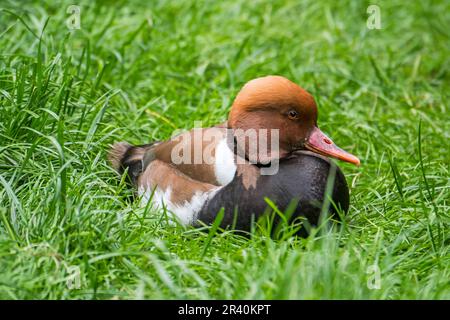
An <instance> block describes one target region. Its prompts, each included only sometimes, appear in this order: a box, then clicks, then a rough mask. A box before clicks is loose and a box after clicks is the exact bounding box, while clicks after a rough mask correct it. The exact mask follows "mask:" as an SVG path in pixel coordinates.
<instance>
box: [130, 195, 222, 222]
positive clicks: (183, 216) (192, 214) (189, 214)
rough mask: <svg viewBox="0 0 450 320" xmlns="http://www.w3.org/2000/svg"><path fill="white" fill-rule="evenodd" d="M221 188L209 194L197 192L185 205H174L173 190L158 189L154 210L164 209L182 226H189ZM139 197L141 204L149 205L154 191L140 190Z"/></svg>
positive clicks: (153, 200)
mask: <svg viewBox="0 0 450 320" xmlns="http://www.w3.org/2000/svg"><path fill="white" fill-rule="evenodd" d="M219 189H221V187H218V188H215V189H213V190H211V191H208V192H200V191H198V192H196V193H195V194H194V196H193V197H192V198H191V201H185V202H184V203H183V204H181V205H180V204H174V203H172V201H171V200H170V198H171V194H172V190H171V189H170V188H168V189H167V190H166V191H163V190H161V189H160V188H156V190H155V192H154V194H153V198H152V199H151V200H152V205H153V208H154V209H156V210H159V209H163V208H164V207H165V208H166V209H167V211H169V212H170V213H172V214H173V215H174V216H175V217H176V218H177V219H178V220H179V221H180V222H181V223H182V224H184V225H189V224H192V223H194V222H195V220H196V218H197V214H198V213H199V211H200V210H201V209H202V207H203V205H204V204H205V202H206V201H207V200H208V199H210V198H212V197H213V196H214V195H215V194H216V192H217V191H218V190H219ZM138 192H139V195H140V196H142V202H141V204H142V205H143V206H145V205H147V203H148V201H149V200H150V197H151V196H152V190H151V189H150V188H149V189H144V188H142V187H141V188H139V190H138Z"/></svg>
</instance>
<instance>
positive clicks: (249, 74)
mask: <svg viewBox="0 0 450 320" xmlns="http://www.w3.org/2000/svg"><path fill="white" fill-rule="evenodd" d="M74 2H76V4H77V5H78V6H79V8H80V10H81V11H80V25H79V29H76V27H77V24H76V22H77V21H76V15H77V13H76V9H75V11H71V10H68V8H69V6H70V5H72V4H74ZM140 2H141V1H130V2H125V1H98V2H97V3H93V2H92V1H81V0H80V1H72V0H71V1H21V2H19V3H16V2H15V1H5V0H2V1H1V2H0V298H2V299H136V298H137V299H141V298H145V299H157V298H163V299H173V298H182V299H199V298H200V299H217V298H220V299H449V298H450V250H449V249H450V235H449V222H450V216H449V213H450V182H449V181H450V180H449V170H450V155H449V149H450V148H449V146H450V144H449V139H450V136H449V132H450V130H449V129H450V128H449V124H450V116H449V112H450V109H449V101H450V33H449V25H450V16H449V15H448V13H449V12H450V2H448V1H417V2H416V3H414V2H412V1H410V2H406V1H377V3H376V4H377V5H378V6H379V8H380V13H381V29H369V28H368V27H367V23H366V21H367V19H368V17H369V14H368V13H367V7H368V6H369V5H370V4H371V2H369V1H339V2H338V1H335V2H331V1H301V2H300V1H277V2H273V3H272V2H270V1H244V0H239V1H226V2H225V1H212V0H211V1H194V0H192V1H171V2H170V3H169V2H168V1H146V2H145V3H146V4H144V3H140ZM69 27H70V28H69ZM268 74H279V75H283V76H285V77H287V78H289V79H291V80H292V81H294V82H296V83H298V84H299V85H301V86H302V87H304V88H305V89H307V90H308V91H309V92H311V93H312V94H313V95H314V97H315V98H316V101H317V103H318V107H319V125H320V127H321V129H322V130H323V131H324V132H326V133H328V134H329V135H330V136H331V137H332V138H333V140H334V141H335V142H336V143H337V144H338V145H340V146H341V147H342V148H344V149H345V150H348V151H349V152H351V153H353V154H355V155H357V156H358V157H359V158H360V159H361V166H360V167H356V166H352V165H349V164H346V163H343V162H339V163H338V164H339V166H340V167H341V168H342V170H343V171H344V173H345V175H346V178H347V181H348V184H349V187H350V192H351V205H350V210H349V212H348V215H347V216H346V218H345V219H344V221H343V223H342V224H341V226H340V227H333V228H328V227H327V226H326V225H322V226H321V227H320V228H318V229H316V230H314V231H313V234H312V235H311V236H310V237H308V238H306V239H300V238H288V239H282V240H277V239H271V238H270V237H268V236H266V235H265V234H264V232H258V231H255V232H254V233H253V235H252V236H251V237H250V238H246V237H241V236H238V235H235V234H233V233H231V232H222V233H215V232H212V231H214V230H210V232H203V231H199V230H196V229H193V228H185V227H182V226H179V225H174V224H168V223H167V221H166V219H165V218H164V213H163V212H155V211H153V210H151V209H149V208H142V207H141V206H139V205H138V203H137V202H132V201H130V195H131V194H132V193H131V191H130V190H128V189H127V185H126V183H125V182H124V181H120V180H119V179H117V176H116V174H115V172H114V171H113V170H112V168H111V167H110V166H109V164H108V162H107V160H106V152H107V149H108V147H109V145H110V144H111V143H113V142H114V141H122V140H127V141H129V142H131V143H136V144H137V143H144V142H149V141H153V140H160V139H167V138H169V137H170V136H171V133H172V132H173V131H174V130H175V129H190V128H192V127H194V121H202V122H203V125H204V126H209V125H212V124H215V123H218V122H221V121H223V120H225V119H226V117H227V112H228V110H229V107H230V105H231V103H232V101H233V98H234V96H235V94H236V93H237V92H238V90H239V88H240V87H241V86H242V85H243V84H244V83H245V82H246V81H248V80H250V79H252V78H255V77H258V76H263V75H268ZM206 231H208V230H206Z"/></svg>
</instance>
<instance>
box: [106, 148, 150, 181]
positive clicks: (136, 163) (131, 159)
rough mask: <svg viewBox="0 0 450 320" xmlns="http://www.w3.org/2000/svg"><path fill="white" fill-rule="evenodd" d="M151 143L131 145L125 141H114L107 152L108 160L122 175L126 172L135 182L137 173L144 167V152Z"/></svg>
mask: <svg viewBox="0 0 450 320" xmlns="http://www.w3.org/2000/svg"><path fill="white" fill-rule="evenodd" d="M153 144H154V143H150V144H145V145H139V146H133V145H131V144H129V143H127V142H116V143H114V144H113V145H112V147H111V149H110V151H109V153H108V160H109V162H110V163H111V166H112V167H113V168H114V169H115V170H116V171H117V172H118V173H119V174H121V175H122V174H123V173H124V172H127V175H128V177H129V178H130V180H131V182H132V183H133V184H136V181H137V179H138V177H139V175H140V174H141V173H142V172H143V171H144V169H145V168H144V157H145V153H146V152H147V151H148V150H149V149H150V148H151V146H152V145H153Z"/></svg>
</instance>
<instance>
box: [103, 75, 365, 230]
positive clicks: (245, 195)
mask: <svg viewBox="0 0 450 320" xmlns="http://www.w3.org/2000/svg"><path fill="white" fill-rule="evenodd" d="M272 133H273V134H272ZM255 141H257V143H255ZM252 142H253V144H252ZM252 146H253V147H252ZM254 146H256V147H254ZM302 150H303V151H302ZM305 150H308V151H305ZM326 157H332V158H336V159H339V160H343V161H346V162H349V163H353V164H355V165H359V163H360V161H359V159H358V158H356V157H355V156H353V155H352V154H350V153H348V152H346V151H344V150H342V149H340V148H339V147H337V146H336V145H335V144H334V143H333V141H332V140H331V139H330V138H328V137H327V136H326V135H325V134H324V133H322V131H320V129H319V128H318V127H317V106H316V103H315V101H314V98H313V97H312V96H311V95H310V94H309V93H308V92H307V91H305V90H304V89H302V88H301V87H299V86H298V85H297V84H295V83H293V82H291V81H290V80H288V79H286V78H284V77H281V76H266V77H262V78H257V79H254V80H251V81H249V82H248V83H246V84H245V85H244V87H243V88H242V89H241V91H240V92H239V93H238V95H237V96H236V98H235V100H234V102H233V105H232V107H231V110H230V113H229V117H228V121H227V122H225V123H223V124H220V125H217V126H214V127H209V128H196V129H192V130H191V131H188V132H185V133H182V134H179V135H177V136H175V137H173V138H171V139H169V140H167V141H163V142H155V143H150V144H146V145H139V146H132V145H130V144H128V143H126V142H119V143H116V144H114V145H113V147H112V149H111V150H110V152H109V160H110V161H111V164H112V166H113V167H114V168H115V169H116V170H117V171H118V172H119V173H121V174H122V173H124V172H125V171H126V172H127V175H128V176H129V178H130V181H131V182H132V184H133V185H134V187H135V188H136V189H137V192H138V194H139V195H140V196H142V197H143V200H144V203H145V202H146V201H149V200H151V201H152V204H154V205H155V206H156V207H161V206H164V207H166V208H167V210H168V211H169V212H171V213H173V214H174V215H175V216H176V217H177V218H178V220H179V221H181V222H182V223H184V224H191V225H197V224H198V222H199V220H201V221H203V222H205V223H210V222H212V221H213V220H214V217H215V216H216V214H217V212H218V211H219V210H220V208H222V207H223V208H225V218H224V224H225V225H228V224H230V223H231V221H232V220H233V219H232V218H231V217H232V216H234V215H235V212H236V208H237V209H238V210H239V212H238V218H237V223H235V226H236V227H237V228H239V229H244V230H245V229H248V228H249V224H250V221H251V220H252V219H251V217H252V216H253V217H256V218H257V217H258V216H259V215H260V214H262V213H263V212H264V206H267V203H266V202H265V201H264V197H269V198H270V199H271V200H272V201H273V202H275V203H276V204H277V205H278V206H279V208H280V209H281V210H283V208H286V207H287V206H288V203H290V201H291V200H292V199H293V198H295V199H297V200H298V201H299V202H298V205H297V209H296V210H295V212H294V218H295V216H296V215H297V216H306V217H307V218H308V219H309V220H310V222H311V223H313V224H315V223H316V222H317V219H316V220H314V219H315V218H314V219H312V217H316V218H317V217H318V215H319V214H320V211H321V209H320V206H319V205H318V204H317V203H322V202H323V199H324V192H325V187H326V181H327V178H328V175H329V171H330V162H329V161H328V160H327V158H326ZM274 163H275V164H276V165H273V164H274ZM335 172H336V175H335V177H336V179H334V180H335V186H334V189H333V194H332V199H331V200H332V201H333V202H335V204H336V205H338V206H340V207H341V208H342V209H343V210H344V212H345V211H346V210H347V209H348V188H347V185H346V183H345V178H344V177H343V175H342V172H341V171H340V170H339V168H338V169H337V171H335ZM311 203H315V204H314V205H311ZM227 221H228V222H230V223H228V222H227ZM235 222H236V221H235Z"/></svg>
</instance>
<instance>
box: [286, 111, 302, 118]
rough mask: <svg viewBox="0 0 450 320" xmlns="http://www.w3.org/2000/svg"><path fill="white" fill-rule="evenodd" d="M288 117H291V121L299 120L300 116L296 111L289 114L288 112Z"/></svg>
mask: <svg viewBox="0 0 450 320" xmlns="http://www.w3.org/2000/svg"><path fill="white" fill-rule="evenodd" d="M288 117H289V119H291V120H297V119H298V117H299V114H298V112H297V111H295V110H289V112H288Z"/></svg>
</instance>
